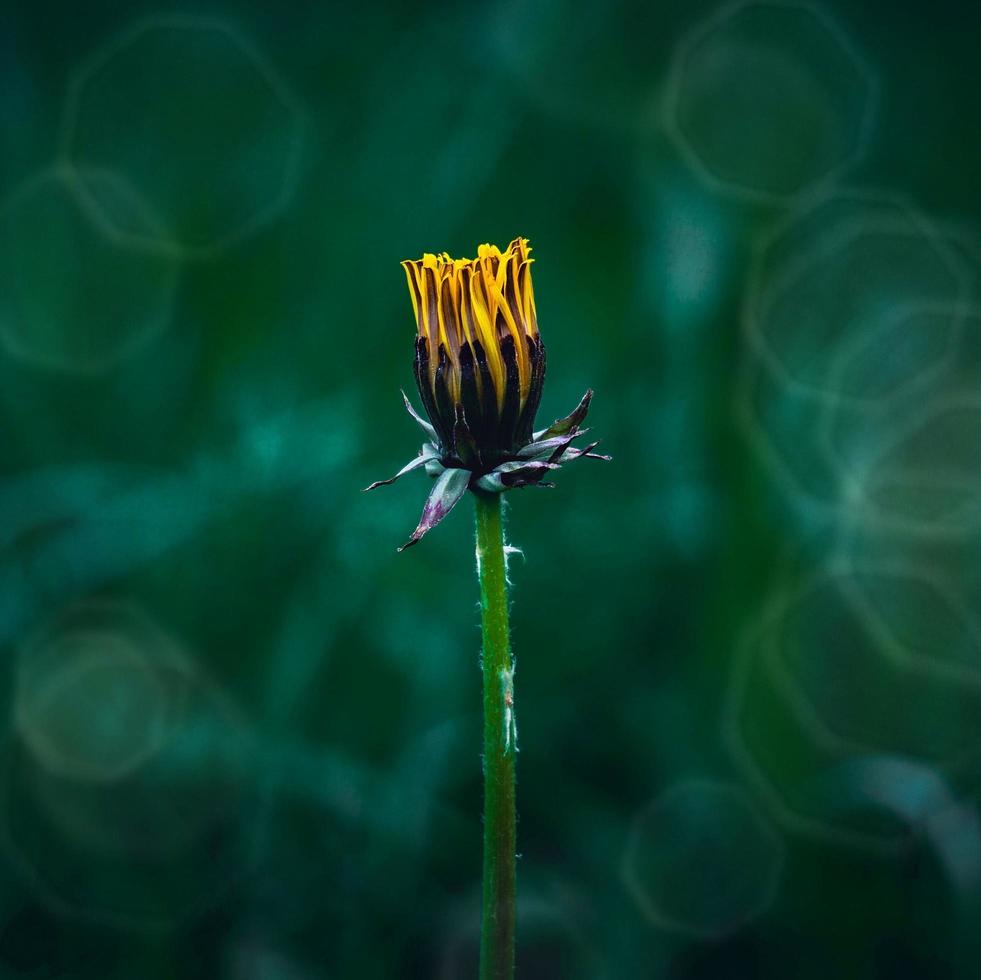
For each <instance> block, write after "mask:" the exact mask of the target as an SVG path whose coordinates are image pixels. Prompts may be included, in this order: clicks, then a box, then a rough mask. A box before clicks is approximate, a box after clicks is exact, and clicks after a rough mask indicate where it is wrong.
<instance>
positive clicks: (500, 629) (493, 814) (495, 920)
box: [475, 494, 517, 980]
mask: <svg viewBox="0 0 981 980" xmlns="http://www.w3.org/2000/svg"><path fill="white" fill-rule="evenodd" d="M501 497H502V495H501V494H494V495H493V496H491V495H489V494H482V495H477V494H475V498H476V508H477V577H478V579H479V580H480V619H481V628H482V632H483V649H482V654H481V665H482V668H483V675H484V889H483V907H482V916H481V929H480V978H481V980H511V978H512V977H513V976H514V933H515V915H516V906H515V896H516V868H515V851H516V835H515V802H514V756H515V752H516V751H517V744H516V740H517V728H516V726H515V723H514V661H513V659H512V656H511V643H510V637H509V633H508V583H507V567H506V559H505V554H504V526H503V522H502V519H501V511H502V500H501Z"/></svg>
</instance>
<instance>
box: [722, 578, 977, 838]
mask: <svg viewBox="0 0 981 980" xmlns="http://www.w3.org/2000/svg"><path fill="white" fill-rule="evenodd" d="M870 692H875V696H874V697H870ZM979 718H981V628H979V624H978V622H977V619H976V616H975V615H974V614H973V613H972V612H971V610H970V608H969V607H967V606H965V605H964V604H963V603H961V602H960V601H959V599H958V598H957V597H956V596H954V595H952V594H951V592H950V590H948V589H947V588H946V584H945V582H944V581H943V580H942V579H940V578H939V577H938V578H933V577H930V576H928V575H926V574H925V573H924V572H923V571H922V570H921V569H919V568H917V567H916V566H915V564H913V563H909V564H907V565H901V564H895V565H873V564H871V563H869V564H865V565H862V566H852V567H849V566H845V565H843V566H842V567H840V568H838V567H836V568H834V569H829V570H828V571H826V572H824V573H822V574H819V575H817V576H815V577H814V578H812V579H811V580H809V581H808V582H806V583H804V585H802V586H801V587H800V588H799V589H797V590H794V591H790V590H787V591H785V592H783V593H781V594H780V595H778V596H777V597H775V599H774V601H773V603H772V604H771V607H770V608H769V609H768V610H767V611H766V612H765V614H764V615H763V616H762V617H761V620H760V622H759V623H758V624H757V627H756V628H755V629H754V631H753V633H752V634H751V635H750V636H749V637H747V640H746V642H745V644H744V646H743V648H742V650H741V652H740V656H739V658H738V660H737V663H736V667H735V671H734V675H733V678H732V683H731V687H730V691H729V702H728V709H727V712H726V721H725V733H726V740H727V743H728V745H729V747H730V749H731V750H732V752H733V755H734V757H735V759H736V761H737V763H738V764H739V766H740V768H741V770H742V772H743V774H744V776H745V777H746V778H747V779H749V780H750V781H751V782H752V783H753V784H754V786H755V788H756V790H757V791H758V793H759V794H760V796H761V798H762V799H763V800H765V801H766V802H767V804H768V806H769V808H770V810H771V812H772V814H773V816H774V817H775V819H777V820H778V822H779V823H780V824H781V825H782V826H784V827H786V828H787V829H788V830H793V831H795V832H801V833H806V834H810V835H815V836H820V837H825V838H828V839H831V840H836V841H840V842H845V843H851V844H855V845H860V846H864V847H868V848H873V849H877V850H882V851H884V852H889V853H892V852H895V851H896V850H897V849H899V848H902V847H905V846H906V845H907V844H908V843H909V841H910V838H911V836H913V835H915V834H917V833H918V831H919V828H921V827H922V824H923V821H925V820H928V819H930V818H931V817H932V816H934V815H936V814H937V813H939V812H942V811H943V810H944V809H946V808H948V807H949V806H951V804H952V800H953V799H954V798H955V788H957V787H961V788H963V787H965V786H969V785H971V784H972V782H974V783H976V779H977V776H976V767H977V758H978V749H977V745H978V744H979V739H981V728H979V722H978V719H979Z"/></svg>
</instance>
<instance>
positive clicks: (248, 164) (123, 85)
mask: <svg viewBox="0 0 981 980" xmlns="http://www.w3.org/2000/svg"><path fill="white" fill-rule="evenodd" d="M301 143H302V125H301V114H300V112H299V110H298V108H297V107H296V105H295V104H294V102H293V99H292V97H291V96H290V94H289V93H288V91H287V89H286V87H285V85H284V84H283V83H282V81H281V80H280V79H279V77H278V75H277V74H276V72H275V71H274V69H273V68H272V66H271V65H270V64H269V62H268V61H267V60H266V59H265V58H264V57H263V56H262V55H261V54H259V52H258V51H257V50H256V49H255V48H254V47H253V46H252V44H251V43H250V42H248V41H247V40H246V39H245V38H243V37H241V36H240V35H239V34H237V33H236V32H234V31H232V30H231V29H229V28H228V27H227V26H225V25H224V24H221V23H220V22H216V21H211V20H208V19H204V18H197V17H177V16H166V17H155V18H152V19H150V20H146V21H143V22H141V23H138V24H137V25H135V26H134V27H132V28H130V29H129V30H127V31H125V32H123V33H122V34H120V35H119V36H118V37H116V38H113V39H112V40H111V41H109V42H108V43H107V44H106V45H105V46H104V47H103V48H102V49H101V50H100V51H98V52H97V53H96V54H95V55H94V56H93V57H92V58H91V59H90V60H89V61H88V62H87V63H86V64H85V65H83V66H82V68H81V70H80V71H79V72H78V74H77V75H76V76H75V78H74V80H73V82H72V85H71V88H70V92H69V99H68V107H67V112H66V116H65V129H64V135H63V154H64V157H65V159H66V161H67V162H68V163H69V164H70V165H71V166H73V167H75V168H77V169H79V170H82V171H88V170H91V169H93V168H95V169H110V170H112V171H114V172H116V173H120V174H122V175H124V176H125V178H126V180H127V181H128V182H129V183H130V184H131V185H132V186H133V187H134V188H136V190H137V191H138V192H139V194H140V195H141V196H142V197H143V198H145V199H146V200H147V201H149V202H150V204H151V206H152V207H153V208H154V210H155V211H156V212H157V213H159V214H161V215H163V216H164V217H165V219H166V232H163V231H162V230H154V231H150V232H148V231H146V230H144V229H134V228H132V227H128V226H126V224H125V223H123V222H120V221H118V220H117V217H116V215H115V212H114V209H113V207H112V203H111V201H107V200H106V199H105V196H104V195H103V193H102V189H101V188H100V187H99V186H98V185H97V184H91V183H89V182H88V181H85V180H83V186H84V188H85V190H86V191H87V193H88V195H89V198H90V202H91V206H92V207H93V208H94V209H96V210H98V211H99V212H100V213H101V214H102V215H103V217H104V219H105V221H106V222H107V223H108V224H110V225H112V226H113V227H114V228H115V229H116V231H117V232H118V234H119V235H120V237H121V238H123V239H124V240H126V241H127V242H129V243H130V244H131V245H133V246H139V247H143V248H147V249H152V250H156V251H162V252H167V253H172V254H179V255H181V256H183V257H190V258H202V257H208V256H211V255H214V254H215V253H216V252H218V251H220V250H221V249H223V248H225V247H227V246H229V245H231V244H233V243H235V242H237V241H240V240H241V239H243V238H245V237H247V236H248V235H249V234H251V233H252V232H254V231H256V230H257V229H258V228H260V227H262V226H263V225H265V224H267V223H268V222H270V221H271V220H273V219H274V218H275V217H276V216H277V215H278V214H279V213H280V212H282V210H283V209H284V208H285V206H286V204H287V202H288V200H289V198H290V196H291V194H292V192H293V189H294V185H295V181H296V173H297V167H298V163H299V155H300V149H301Z"/></svg>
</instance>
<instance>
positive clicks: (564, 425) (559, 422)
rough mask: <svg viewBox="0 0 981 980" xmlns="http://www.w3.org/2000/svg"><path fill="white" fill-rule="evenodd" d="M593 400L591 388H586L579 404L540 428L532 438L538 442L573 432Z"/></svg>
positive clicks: (581, 421) (584, 416)
mask: <svg viewBox="0 0 981 980" xmlns="http://www.w3.org/2000/svg"><path fill="white" fill-rule="evenodd" d="M592 400H593V389H592V388H587V389H586V394H585V395H583V396H582V400H581V401H580V402H579V404H578V405H577V406H576V407H575V408H574V409H573V410H572V411H571V412H570V413H569V414H568V415H567V416H566V417H565V418H564V419H556V420H555V421H554V422H553V423H552V424H551V425H550V426H549V427H548V428H547V429H540V430H539V431H538V432H536V433H535V434H534V435H533V436H532V439H533V440H534V441H535V442H538V441H539V440H541V439H549V438H551V437H552V436H564V435H567V434H568V433H570V432H574V431H575V430H576V429H578V428H579V426H580V425H581V424H582V423H583V421H584V420H585V418H586V415H587V413H588V412H589V403H590V402H591V401H592Z"/></svg>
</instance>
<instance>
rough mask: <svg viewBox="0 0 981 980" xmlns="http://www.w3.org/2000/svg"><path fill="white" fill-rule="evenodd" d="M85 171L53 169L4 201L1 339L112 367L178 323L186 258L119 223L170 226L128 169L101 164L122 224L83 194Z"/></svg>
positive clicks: (53, 362) (86, 367)
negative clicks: (131, 243) (142, 244)
mask: <svg viewBox="0 0 981 980" xmlns="http://www.w3.org/2000/svg"><path fill="white" fill-rule="evenodd" d="M81 178H82V175H80V174H78V173H74V172H70V171H65V170H58V169H55V170H50V171H46V172H44V173H42V174H39V175H38V176H36V177H34V178H33V179H31V180H30V181H28V182H27V183H25V184H24V185H22V186H21V187H20V188H18V189H17V190H16V191H14V193H13V194H12V195H11V196H10V197H8V198H7V200H6V201H5V202H3V204H2V205H0V344H2V345H3V347H4V349H5V350H6V352H7V354H8V355H9V356H11V357H13V358H16V359H17V360H19V361H23V362H25V363H27V364H31V365H35V366H38V367H42V368H47V369H52V370H57V371H65V372H71V373H98V372H102V371H107V370H109V369H110V368H112V367H114V366H115V365H116V364H118V363H119V362H121V361H123V360H125V359H126V358H128V357H130V356H132V355H133V354H135V353H136V352H137V351H139V350H140V349H141V348H142V347H144V346H145V345H146V344H147V343H149V342H150V341H151V340H152V339H153V338H154V337H155V336H157V335H158V334H159V333H160V331H162V330H163V329H164V328H165V327H166V326H167V325H168V323H169V321H170V317H171V312H172V305H173V298H174V289H175V286H176V282H177V266H176V263H175V262H174V260H173V258H172V257H169V256H161V255H147V254H140V253H138V252H134V251H133V250H132V249H130V248H128V247H127V246H126V245H125V243H124V242H123V241H122V240H121V236H120V235H119V234H118V233H117V232H116V230H115V229H116V228H117V227H123V226H125V227H126V228H128V229H131V230H134V231H136V232H137V233H139V234H146V235H155V234H166V231H165V226H164V225H163V223H162V222H161V221H160V219H159V216H158V215H157V214H156V213H155V212H154V211H153V210H152V209H151V208H150V206H149V205H148V204H147V202H146V201H145V200H144V199H143V198H142V197H140V195H139V194H138V193H137V192H136V191H135V190H134V189H133V188H132V186H131V185H129V184H128V183H127V182H126V181H125V180H124V179H123V178H122V177H121V176H120V175H119V174H116V173H114V172H111V171H106V170H92V171H89V172H87V173H86V174H85V175H84V180H85V181H86V184H87V186H88V187H89V188H96V189H97V190H98V194H99V196H100V197H101V199H102V201H103V202H104V203H105V205H106V207H107V208H111V210H112V213H113V215H114V217H115V222H116V224H115V225H113V226H107V225H106V223H105V222H103V221H102V220H101V215H100V214H94V213H93V212H92V210H91V208H90V207H89V206H88V199H87V194H80V193H79V180H80V179H81Z"/></svg>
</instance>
